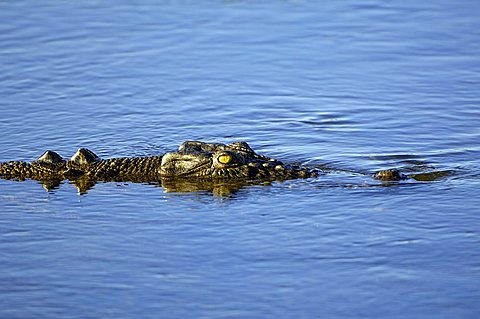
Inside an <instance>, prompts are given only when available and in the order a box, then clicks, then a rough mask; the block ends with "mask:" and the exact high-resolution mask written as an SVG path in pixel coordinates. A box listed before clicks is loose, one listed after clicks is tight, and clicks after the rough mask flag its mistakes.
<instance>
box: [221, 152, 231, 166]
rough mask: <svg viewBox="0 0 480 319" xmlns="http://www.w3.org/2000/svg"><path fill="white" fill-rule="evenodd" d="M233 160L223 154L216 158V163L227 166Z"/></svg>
mask: <svg viewBox="0 0 480 319" xmlns="http://www.w3.org/2000/svg"><path fill="white" fill-rule="evenodd" d="M232 160H233V157H232V155H229V154H223V155H220V156H219V157H218V162H219V163H222V164H228V163H230V162H231V161H232Z"/></svg>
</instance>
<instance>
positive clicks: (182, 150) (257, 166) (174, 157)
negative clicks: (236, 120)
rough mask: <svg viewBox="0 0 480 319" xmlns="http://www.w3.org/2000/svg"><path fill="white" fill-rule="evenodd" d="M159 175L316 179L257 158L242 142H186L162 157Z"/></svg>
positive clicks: (309, 173)
mask: <svg viewBox="0 0 480 319" xmlns="http://www.w3.org/2000/svg"><path fill="white" fill-rule="evenodd" d="M160 174H161V175H162V176H163V177H171V178H180V177H198V178H216V179H228V178H233V179H242V178H244V179H290V178H299V177H311V176H315V175H316V172H314V171H312V170H308V169H305V168H301V167H296V166H290V165H284V164H283V163H282V162H280V161H277V160H275V159H273V158H269V157H266V156H263V155H259V154H257V153H255V152H254V151H253V150H252V149H251V148H250V146H249V145H248V144H247V143H245V142H235V143H232V144H228V145H225V144H219V143H204V142H198V141H188V142H184V143H183V144H182V145H180V147H179V149H178V151H177V152H173V153H167V154H165V155H164V156H163V158H162V164H161V168H160Z"/></svg>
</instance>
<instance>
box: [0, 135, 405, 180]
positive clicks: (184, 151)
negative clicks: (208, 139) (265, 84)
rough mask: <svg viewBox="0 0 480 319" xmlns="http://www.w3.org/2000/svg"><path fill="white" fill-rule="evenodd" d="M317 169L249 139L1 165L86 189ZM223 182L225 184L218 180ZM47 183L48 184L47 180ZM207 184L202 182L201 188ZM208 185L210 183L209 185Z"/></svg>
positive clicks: (273, 176)
mask: <svg viewBox="0 0 480 319" xmlns="http://www.w3.org/2000/svg"><path fill="white" fill-rule="evenodd" d="M318 173H319V172H318V171H317V170H316V169H309V168H305V167H300V166H294V165H286V164H283V163H282V162H280V161H278V160H276V159H273V158H269V157H267V156H264V155H260V154H257V153H255V152H254V151H253V150H252V149H251V148H250V146H249V145H248V144H247V143H245V142H235V143H232V144H229V145H225V144H220V143H204V142H198V141H188V142H184V143H183V144H182V145H180V147H179V149H178V151H177V152H171V153H166V154H164V155H163V156H147V157H132V158H112V159H105V160H102V159H100V158H98V156H97V155H95V154H94V153H93V152H92V151H90V150H87V149H83V148H82V149H79V150H78V151H77V152H76V153H75V155H73V156H72V158H70V159H69V160H64V159H63V158H62V157H61V156H60V155H58V154H57V153H55V152H51V151H47V152H45V153H44V154H43V155H42V156H40V157H39V158H38V159H37V160H36V161H33V162H30V163H26V162H5V163H0V177H1V178H5V179H18V180H24V179H34V180H39V181H42V182H45V181H49V183H51V185H55V183H57V184H59V183H60V182H61V181H62V180H70V181H74V182H75V184H81V185H82V187H80V188H84V189H88V187H91V185H94V184H95V182H97V181H106V182H109V181H117V182H158V181H161V182H162V185H175V187H177V188H178V187H180V188H185V187H187V188H188V187H190V186H191V184H190V183H191V182H192V181H194V182H195V183H197V184H198V185H207V184H208V183H211V182H213V181H214V184H215V185H222V186H226V185H227V186H228V185H231V186H238V185H239V184H240V183H241V182H249V181H265V182H269V181H275V180H277V181H282V180H288V179H296V178H310V177H316V176H318ZM373 178H376V179H379V180H383V181H392V180H393V181H396V180H401V179H404V178H406V177H405V176H404V175H402V174H400V173H399V172H398V171H397V170H385V171H380V172H378V173H377V174H374V175H373ZM220 181H221V182H220ZM44 184H45V183H44ZM202 187H204V186H202ZM205 187H207V186H205Z"/></svg>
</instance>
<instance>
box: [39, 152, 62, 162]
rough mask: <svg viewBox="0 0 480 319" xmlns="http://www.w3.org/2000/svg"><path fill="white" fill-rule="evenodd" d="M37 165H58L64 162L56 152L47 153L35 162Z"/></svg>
mask: <svg viewBox="0 0 480 319" xmlns="http://www.w3.org/2000/svg"><path fill="white" fill-rule="evenodd" d="M35 162H36V163H49V164H57V163H61V162H63V158H62V157H61V156H60V155H59V154H58V153H56V152H54V151H46V152H45V153H43V154H42V155H41V156H40V157H39V158H37V159H36V160H35Z"/></svg>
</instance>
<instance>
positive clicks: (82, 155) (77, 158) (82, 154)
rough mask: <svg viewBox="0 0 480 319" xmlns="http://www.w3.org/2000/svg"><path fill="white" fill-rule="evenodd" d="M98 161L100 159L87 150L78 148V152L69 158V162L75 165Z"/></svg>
mask: <svg viewBox="0 0 480 319" xmlns="http://www.w3.org/2000/svg"><path fill="white" fill-rule="evenodd" d="M99 160H100V157H98V156H97V155H96V154H95V153H94V152H92V151H90V150H89V149H87V148H79V149H78V151H77V152H76V153H75V154H73V156H72V157H71V158H70V161H71V162H74V163H76V164H91V163H95V162H97V161H99Z"/></svg>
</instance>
